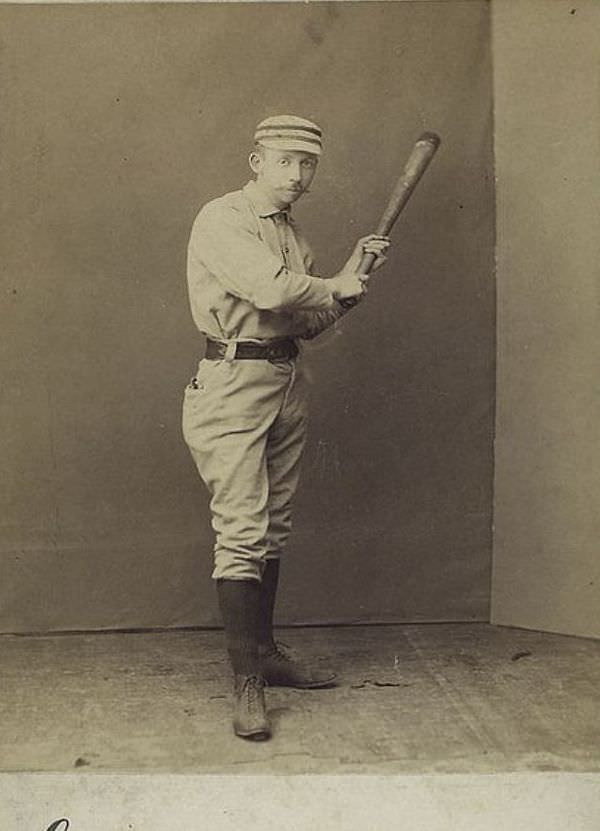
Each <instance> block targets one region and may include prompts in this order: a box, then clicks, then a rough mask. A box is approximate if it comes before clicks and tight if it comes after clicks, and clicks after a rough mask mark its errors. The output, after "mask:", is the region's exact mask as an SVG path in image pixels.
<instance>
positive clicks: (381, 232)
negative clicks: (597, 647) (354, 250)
mask: <svg viewBox="0 0 600 831" xmlns="http://www.w3.org/2000/svg"><path fill="white" fill-rule="evenodd" d="M389 232H390V227H389V225H388V224H387V223H384V222H380V223H379V225H378V226H377V229H376V231H375V233H376V234H377V236H381V237H384V236H387V235H388V234H389ZM376 259H377V255H376V254H368V253H367V254H363V255H362V258H361V261H360V263H359V266H358V273H359V274H368V273H369V272H370V271H371V269H372V268H373V265H374V263H375V260H376Z"/></svg>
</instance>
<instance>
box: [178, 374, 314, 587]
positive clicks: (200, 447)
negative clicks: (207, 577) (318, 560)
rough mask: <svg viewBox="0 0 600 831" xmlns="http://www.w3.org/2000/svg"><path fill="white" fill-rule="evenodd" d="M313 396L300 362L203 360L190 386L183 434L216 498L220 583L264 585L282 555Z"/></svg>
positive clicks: (213, 506)
mask: <svg viewBox="0 0 600 831" xmlns="http://www.w3.org/2000/svg"><path fill="white" fill-rule="evenodd" d="M195 387H197V388H195ZM306 392H307V391H306V381H305V379H304V376H303V373H302V370H301V368H300V367H299V366H298V364H297V362H296V361H294V360H291V361H280V362H271V361H268V360H265V359H259V360H247V359H243V360H239V359H238V360H232V361H227V360H225V359H223V360H218V361H211V360H206V359H204V360H202V361H201V362H200V365H199V367H198V372H197V375H196V378H195V380H193V381H192V383H191V384H190V385H189V386H188V387H186V390H185V397H184V404H183V435H184V438H185V441H186V443H187V445H188V447H189V449H190V452H191V454H192V457H193V459H194V462H195V463H196V467H197V468H198V472H199V474H200V476H201V478H202V480H203V481H204V483H205V484H206V486H207V488H208V490H209V492H210V495H211V500H210V509H211V515H212V527H213V530H214V532H215V537H216V541H215V549H214V556H215V566H214V571H213V575H212V576H213V578H214V579H223V578H225V579H230V580H248V579H254V580H260V579H261V577H262V572H263V569H264V566H265V561H266V560H267V559H274V558H278V557H279V556H280V554H281V552H282V551H283V548H284V546H285V542H286V540H287V538H288V536H289V533H290V528H291V503H292V498H293V496H294V493H295V491H296V487H297V484H298V476H299V467H300V459H301V456H302V451H303V449H304V444H305V437H306V419H307V400H306V399H307V395H306Z"/></svg>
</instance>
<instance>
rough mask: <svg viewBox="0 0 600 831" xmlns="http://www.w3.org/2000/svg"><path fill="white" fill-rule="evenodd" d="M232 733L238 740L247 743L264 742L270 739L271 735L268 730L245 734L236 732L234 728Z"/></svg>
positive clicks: (239, 731)
mask: <svg viewBox="0 0 600 831" xmlns="http://www.w3.org/2000/svg"><path fill="white" fill-rule="evenodd" d="M233 732H234V733H235V735H236V736H238V737H239V738H240V739H247V740H248V741H252V742H266V741H267V739H270V738H271V733H270V732H269V730H253V731H251V732H249V733H247V732H246V731H242V730H236V729H235V728H234V730H233Z"/></svg>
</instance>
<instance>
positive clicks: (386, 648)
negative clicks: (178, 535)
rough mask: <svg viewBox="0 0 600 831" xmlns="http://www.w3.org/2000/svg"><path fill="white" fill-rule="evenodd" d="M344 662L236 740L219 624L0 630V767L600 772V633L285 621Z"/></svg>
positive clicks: (290, 635) (322, 656)
mask: <svg viewBox="0 0 600 831" xmlns="http://www.w3.org/2000/svg"><path fill="white" fill-rule="evenodd" d="M279 635H280V637H281V639H282V640H283V641H285V643H287V644H289V645H290V646H291V647H292V648H293V650H295V651H296V652H297V653H299V654H302V655H303V656H305V657H310V658H311V659H313V660H314V661H315V662H317V663H322V664H323V665H326V666H331V667H333V668H334V669H335V670H336V671H337V672H338V673H339V680H340V683H339V686H338V687H336V688H335V689H330V690H320V691H297V690H285V689H269V690H268V691H267V695H268V699H267V700H268V707H269V711H270V716H271V719H272V722H273V726H274V736H273V738H272V740H271V741H270V742H266V743H259V744H256V743H251V742H245V741H242V740H240V739H237V738H235V737H234V736H233V735H232V733H231V727H230V715H229V709H230V703H229V685H230V676H229V670H228V668H227V666H226V664H225V661H224V658H223V636H222V633H221V632H209V631H190V630H187V631H169V632H147V633H108V634H85V635H79V634H77V635H58V636H45V637H24V636H2V637H0V665H1V667H2V679H1V684H2V695H1V697H0V770H1V771H5V772H6V771H55V772H65V771H71V772H94V771H102V772H163V773H164V772H173V773H216V772H219V773H250V774H255V773H435V772H444V773H447V772H456V773H487V772H510V771H573V772H597V771H600V643H599V642H597V641H590V640H584V639H577V638H570V637H565V636H560V635H550V634H542V633H537V632H527V631H523V630H516V629H508V628H500V627H492V626H489V625H486V624H425V625H406V626H373V627H344V628H311V629H286V630H283V631H281V632H280V633H279Z"/></svg>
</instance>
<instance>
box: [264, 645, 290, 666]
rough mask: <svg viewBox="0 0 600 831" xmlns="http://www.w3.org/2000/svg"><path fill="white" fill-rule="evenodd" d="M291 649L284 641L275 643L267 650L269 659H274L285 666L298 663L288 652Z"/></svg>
mask: <svg viewBox="0 0 600 831" xmlns="http://www.w3.org/2000/svg"><path fill="white" fill-rule="evenodd" d="M289 649H290V647H289V646H288V645H287V644H286V643H283V642H282V641H273V643H272V645H271V646H270V647H269V649H268V650H267V655H268V656H269V658H274V659H275V660H276V661H279V662H280V663H285V664H294V663H296V661H295V660H294V658H293V657H292V655H290V653H289V652H288V651H287V650H289Z"/></svg>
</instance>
